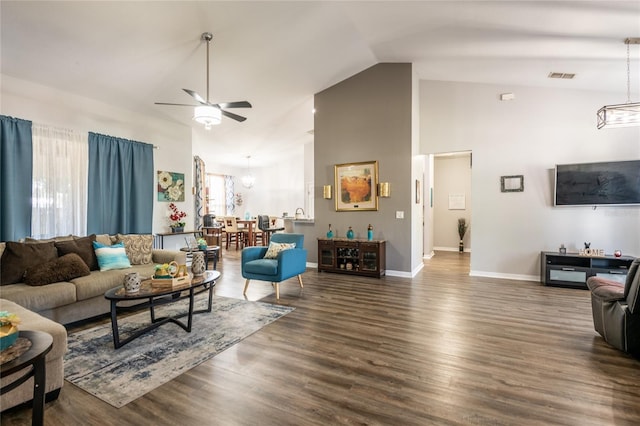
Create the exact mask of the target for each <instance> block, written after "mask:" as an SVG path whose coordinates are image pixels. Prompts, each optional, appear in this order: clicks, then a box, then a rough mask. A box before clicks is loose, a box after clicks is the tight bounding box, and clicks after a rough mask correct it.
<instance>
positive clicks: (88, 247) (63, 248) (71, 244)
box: [55, 234, 100, 271]
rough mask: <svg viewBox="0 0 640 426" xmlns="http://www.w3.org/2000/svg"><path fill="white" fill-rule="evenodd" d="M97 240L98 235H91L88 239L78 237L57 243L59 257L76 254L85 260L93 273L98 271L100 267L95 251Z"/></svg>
mask: <svg viewBox="0 0 640 426" xmlns="http://www.w3.org/2000/svg"><path fill="white" fill-rule="evenodd" d="M95 240H96V234H91V235H89V236H88V237H76V238H75V239H74V240H71V241H56V243H55V244H56V248H57V249H58V256H64V255H65V254H69V253H75V254H77V255H78V256H80V258H81V259H82V260H84V263H86V264H87V266H88V267H89V269H90V270H91V271H97V270H98V269H100V267H99V266H98V258H97V257H96V252H95V251H94V250H93V242H94V241H95Z"/></svg>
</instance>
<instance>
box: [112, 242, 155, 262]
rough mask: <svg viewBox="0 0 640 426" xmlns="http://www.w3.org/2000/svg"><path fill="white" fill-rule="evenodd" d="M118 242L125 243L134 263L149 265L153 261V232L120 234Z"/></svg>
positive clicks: (128, 254) (130, 259) (125, 247)
mask: <svg viewBox="0 0 640 426" xmlns="http://www.w3.org/2000/svg"><path fill="white" fill-rule="evenodd" d="M117 237H118V242H122V243H124V249H125V251H126V252H127V257H128V258H129V261H130V262H131V264H132V265H148V264H149V263H151V250H152V249H153V235H151V234H146V235H145V234H129V235H122V234H118V235H117Z"/></svg>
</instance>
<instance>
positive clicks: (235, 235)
mask: <svg viewBox="0 0 640 426" xmlns="http://www.w3.org/2000/svg"><path fill="white" fill-rule="evenodd" d="M224 234H225V236H226V240H227V242H226V243H225V247H226V248H227V249H229V244H230V243H232V242H233V241H235V243H236V250H238V246H241V245H242V234H243V233H242V231H241V230H240V229H238V222H237V219H236V218H235V216H225V217H224Z"/></svg>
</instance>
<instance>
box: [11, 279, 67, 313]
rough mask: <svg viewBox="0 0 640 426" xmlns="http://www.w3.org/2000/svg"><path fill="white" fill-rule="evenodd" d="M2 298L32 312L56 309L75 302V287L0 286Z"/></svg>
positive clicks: (57, 284)
mask: <svg viewBox="0 0 640 426" xmlns="http://www.w3.org/2000/svg"><path fill="white" fill-rule="evenodd" d="M2 298H3V299H7V300H11V301H12V302H15V303H17V304H18V305H20V306H23V307H25V308H27V309H29V310H32V311H34V312H40V311H44V310H46V309H53V308H57V307H58V306H63V305H68V304H70V303H74V302H76V300H77V299H76V286H75V285H73V284H72V283H69V282H59V283H53V284H49V285H45V286H37V287H36V286H30V285H27V284H24V283H20V284H11V285H5V286H2Z"/></svg>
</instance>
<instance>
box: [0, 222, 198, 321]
mask: <svg viewBox="0 0 640 426" xmlns="http://www.w3.org/2000/svg"><path fill="white" fill-rule="evenodd" d="M87 238H89V239H91V238H93V239H95V241H97V242H99V243H101V244H104V245H112V244H115V243H116V242H120V241H124V243H125V244H124V245H125V248H126V249H127V256H128V257H129V259H130V260H131V264H132V265H131V267H129V268H124V269H115V270H106V271H100V270H91V271H90V273H89V275H86V276H80V277H76V278H72V279H69V280H65V281H60V282H52V283H49V284H46V285H39V284H38V283H37V282H36V283H32V284H27V283H25V282H17V283H10V284H2V286H0V297H1V298H3V299H7V300H10V301H12V302H15V303H17V304H18V305H20V306H22V307H24V308H26V309H29V310H31V311H33V312H37V313H39V314H40V315H42V316H44V317H46V318H49V319H51V320H53V321H56V322H58V323H60V324H69V323H72V322H75V321H79V320H83V319H87V318H91V317H95V316H98V315H101V314H105V313H108V312H109V303H108V301H107V300H106V299H105V298H104V293H105V291H107V290H109V289H110V288H113V287H117V286H119V285H122V282H123V279H124V276H125V275H126V274H127V273H130V272H138V273H139V274H140V276H141V277H150V276H151V275H153V272H154V265H155V264H160V263H168V262H170V261H172V260H175V261H176V262H178V264H184V263H185V261H186V253H184V252H180V251H170V250H156V249H152V244H153V237H152V236H151V235H120V234H118V235H115V236H109V235H97V236H95V237H94V236H89V237H61V238H56V239H53V240H47V241H39V240H28V241H27V242H25V243H24V244H47V243H48V244H49V245H51V243H52V242H53V244H54V246H55V245H56V244H57V245H58V246H59V247H62V246H63V245H65V246H69V242H70V241H71V242H73V241H75V242H80V241H81V242H82V243H85V247H86V246H87V244H86V239H87ZM63 243H64V244H63ZM7 244H14V243H0V259H2V262H3V263H4V262H5V261H7V259H9V257H8V256H4V253H3V252H4V251H5V250H7V249H6V245H7ZM79 244H80V243H79ZM130 248H131V249H132V250H133V248H137V249H138V253H133V252H131V251H130ZM67 250H68V247H67ZM58 251H59V252H60V253H61V251H60V249H59V248H58ZM85 251H86V250H85ZM140 252H143V253H144V254H145V255H144V256H140V255H139V254H140ZM81 254H82V253H81ZM87 256H88V255H87V254H86V253H85V256H84V258H86V257H87ZM81 257H83V256H81ZM9 261H13V260H9ZM49 262H52V261H51V260H50V261H49ZM44 263H47V262H44ZM87 263H91V262H90V261H87ZM41 264H43V263H42V262H41ZM5 266H7V265H2V271H3V274H4V271H5V270H6V268H5ZM31 268H33V266H31ZM18 269H20V268H18ZM29 270H30V269H29V268H27V269H26V271H27V272H28V271H29ZM26 276H27V274H26V273H25V277H26ZM0 279H3V277H0ZM2 282H4V281H2Z"/></svg>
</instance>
